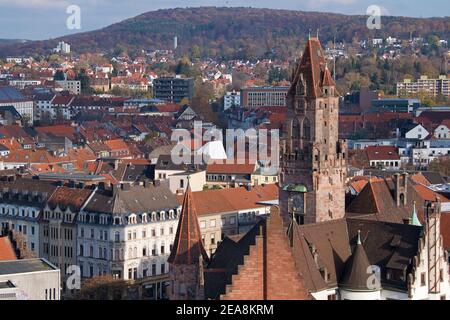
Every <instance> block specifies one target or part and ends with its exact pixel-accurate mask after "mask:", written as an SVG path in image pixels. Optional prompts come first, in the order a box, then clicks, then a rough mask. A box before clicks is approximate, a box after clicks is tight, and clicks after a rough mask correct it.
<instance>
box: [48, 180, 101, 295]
mask: <svg viewBox="0 0 450 320" xmlns="http://www.w3.org/2000/svg"><path fill="white" fill-rule="evenodd" d="M93 195H94V190H92V189H82V188H75V187H74V186H73V187H66V186H60V187H58V188H57V189H56V190H55V192H54V193H53V194H52V196H51V197H50V198H49V200H48V201H47V204H46V206H45V208H44V214H43V217H42V219H41V228H40V242H41V255H40V256H41V257H43V258H45V259H47V260H48V261H50V262H51V263H52V264H54V265H55V266H57V267H58V268H60V269H61V278H62V280H63V290H65V289H66V286H65V281H64V280H65V279H67V277H68V276H70V275H71V272H70V271H71V269H70V267H71V266H74V265H77V217H78V213H79V212H80V210H82V208H83V206H84V205H85V203H86V202H87V201H88V200H89V199H90V198H91V197H92V196H93Z"/></svg>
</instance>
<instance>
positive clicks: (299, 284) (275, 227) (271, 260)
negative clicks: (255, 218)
mask: <svg viewBox="0 0 450 320" xmlns="http://www.w3.org/2000/svg"><path fill="white" fill-rule="evenodd" d="M250 299H251V300H306V299H309V294H308V292H307V290H306V287H305V286H304V284H303V280H302V278H301V277H300V275H299V273H298V268H297V267H296V265H295V262H294V259H293V256H292V252H291V248H290V246H289V239H288V238H287V236H286V234H285V228H284V227H283V222H282V219H281V217H280V213H279V210H278V208H274V209H273V210H272V213H271V216H270V218H268V221H267V224H266V225H265V226H262V227H261V234H260V235H259V236H258V237H257V238H256V243H255V245H253V246H252V247H251V248H250V253H249V255H248V256H246V257H244V264H243V265H241V266H239V271H238V274H237V275H233V277H232V283H231V285H228V286H227V288H226V293H225V294H224V295H222V296H221V300H250Z"/></svg>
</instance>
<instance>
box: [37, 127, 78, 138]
mask: <svg viewBox="0 0 450 320" xmlns="http://www.w3.org/2000/svg"><path fill="white" fill-rule="evenodd" d="M35 130H36V131H37V132H38V133H47V134H53V135H55V136H60V137H67V138H68V139H70V140H75V135H76V129H75V128H74V127H71V126H69V125H55V126H47V127H35Z"/></svg>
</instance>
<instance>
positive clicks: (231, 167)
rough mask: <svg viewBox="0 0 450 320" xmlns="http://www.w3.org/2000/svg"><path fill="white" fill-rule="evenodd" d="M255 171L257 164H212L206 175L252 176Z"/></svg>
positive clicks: (208, 167) (209, 165)
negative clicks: (235, 174)
mask: <svg viewBox="0 0 450 320" xmlns="http://www.w3.org/2000/svg"><path fill="white" fill-rule="evenodd" d="M254 171H255V164H226V163H211V164H208V166H207V168H206V173H219V174H233V173H237V174H252V173H253V172H254Z"/></svg>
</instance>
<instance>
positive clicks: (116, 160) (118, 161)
mask: <svg viewBox="0 0 450 320" xmlns="http://www.w3.org/2000/svg"><path fill="white" fill-rule="evenodd" d="M119 163H120V160H119V159H114V170H119Z"/></svg>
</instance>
